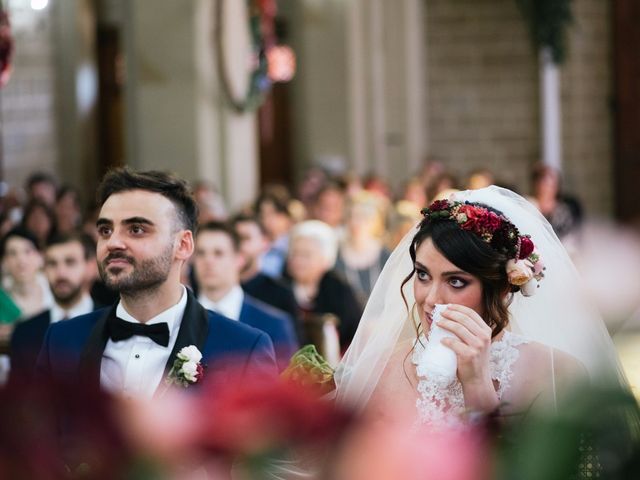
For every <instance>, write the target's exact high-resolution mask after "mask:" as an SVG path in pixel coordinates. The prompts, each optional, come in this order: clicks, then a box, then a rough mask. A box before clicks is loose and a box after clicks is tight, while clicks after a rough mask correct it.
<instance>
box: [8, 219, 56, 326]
mask: <svg viewBox="0 0 640 480" xmlns="http://www.w3.org/2000/svg"><path fill="white" fill-rule="evenodd" d="M38 245H39V243H38V239H37V238H36V236H35V235H34V234H33V233H31V232H30V231H29V230H26V229H24V228H22V227H16V228H14V229H13V230H11V231H10V232H9V233H7V235H5V237H4V238H3V239H2V242H1V244H0V258H1V259H2V273H3V276H2V288H3V289H4V290H5V292H6V293H8V294H9V296H10V297H11V299H12V300H13V302H14V303H15V304H16V305H17V306H18V308H20V312H21V318H28V317H31V316H33V315H35V314H37V313H40V312H42V311H43V310H46V309H47V308H49V307H50V306H51V305H52V303H53V297H52V296H51V291H50V290H49V286H48V284H47V280H46V279H45V277H44V276H43V275H42V272H41V268H42V255H41V254H40V250H39V246H38Z"/></svg>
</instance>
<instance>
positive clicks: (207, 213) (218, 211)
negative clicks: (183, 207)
mask: <svg viewBox="0 0 640 480" xmlns="http://www.w3.org/2000/svg"><path fill="white" fill-rule="evenodd" d="M193 197H194V198H195V199H196V203H197V204H198V223H206V222H210V221H213V220H225V219H226V218H227V208H226V206H225V204H224V199H223V198H222V195H220V192H219V191H218V189H217V188H216V187H215V186H214V185H212V184H211V183H209V182H205V181H199V182H196V183H195V184H194V188H193Z"/></svg>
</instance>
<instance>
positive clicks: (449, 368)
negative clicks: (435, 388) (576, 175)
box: [417, 305, 458, 387]
mask: <svg viewBox="0 0 640 480" xmlns="http://www.w3.org/2000/svg"><path fill="white" fill-rule="evenodd" d="M445 308H447V305H435V306H434V309H433V312H431V318H432V323H431V331H430V333H429V339H428V340H427V344H426V345H425V349H424V352H423V353H422V356H421V358H420V361H419V363H418V366H417V373H418V376H420V377H427V378H430V379H431V380H433V381H435V382H437V383H438V384H440V385H442V386H443V387H444V386H448V385H450V384H451V383H453V381H454V380H455V379H456V370H457V369H458V359H457V358H456V354H455V352H454V351H453V350H451V349H450V348H449V347H446V346H444V345H443V344H442V343H441V340H442V339H443V338H446V337H450V338H457V337H456V336H455V334H453V333H452V332H450V331H449V330H445V329H444V328H442V327H440V326H439V325H438V322H439V321H440V319H441V318H442V311H443V310H444V309H445Z"/></svg>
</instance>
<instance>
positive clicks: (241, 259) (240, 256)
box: [236, 250, 249, 272]
mask: <svg viewBox="0 0 640 480" xmlns="http://www.w3.org/2000/svg"><path fill="white" fill-rule="evenodd" d="M248 261H249V260H248V259H247V256H246V255H245V254H244V253H242V252H240V251H239V250H238V251H236V267H237V268H238V272H242V271H243V270H244V268H245V266H246V265H247V262H248Z"/></svg>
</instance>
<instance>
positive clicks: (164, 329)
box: [108, 317, 169, 347]
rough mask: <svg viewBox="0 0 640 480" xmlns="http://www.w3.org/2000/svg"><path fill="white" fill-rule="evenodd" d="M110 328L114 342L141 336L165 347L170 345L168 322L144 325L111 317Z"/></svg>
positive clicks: (110, 335)
mask: <svg viewBox="0 0 640 480" xmlns="http://www.w3.org/2000/svg"><path fill="white" fill-rule="evenodd" d="M108 328H109V337H110V338H111V340H113V341H114V342H119V341H120V340H126V339H127V338H131V337H133V336H134V335H139V336H141V337H149V338H150V339H151V340H153V341H154V342H156V343H157V344H158V345H162V346H163V347H167V346H168V345H169V325H168V324H167V323H166V322H163V323H153V324H151V325H145V324H144V323H133V322H127V321H125V320H122V319H121V318H118V317H111V318H110V319H109V322H108Z"/></svg>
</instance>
